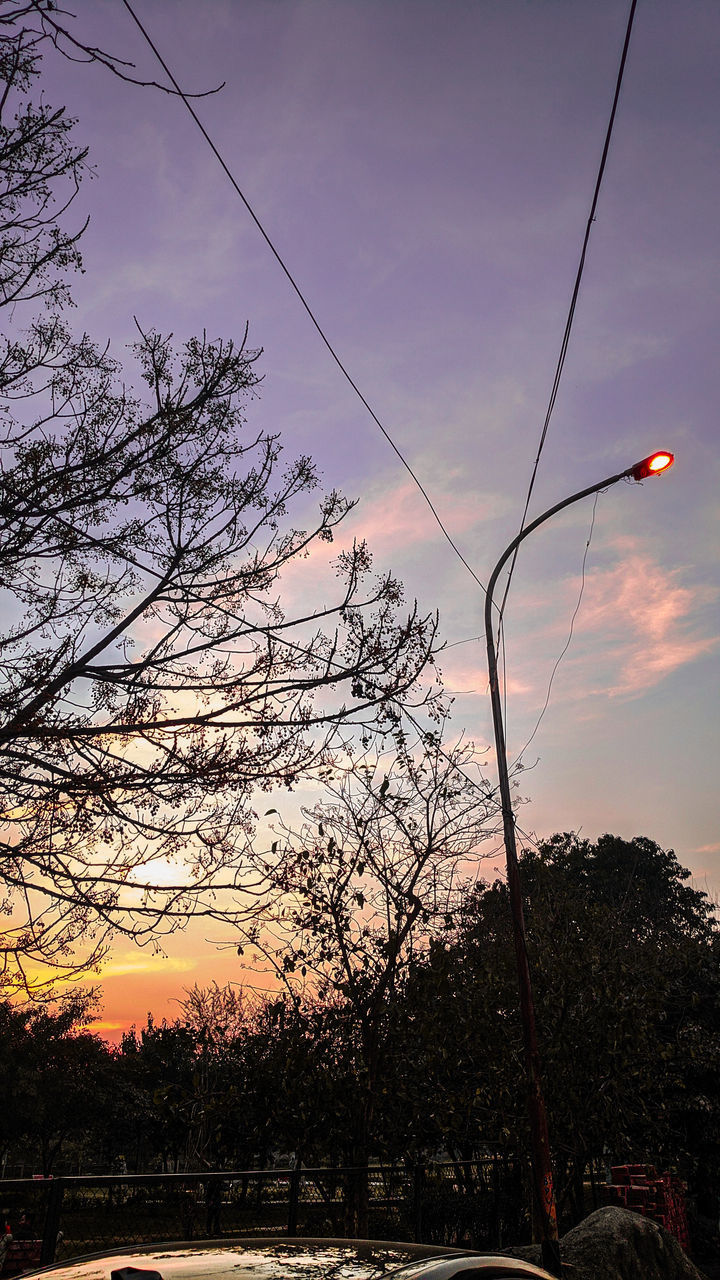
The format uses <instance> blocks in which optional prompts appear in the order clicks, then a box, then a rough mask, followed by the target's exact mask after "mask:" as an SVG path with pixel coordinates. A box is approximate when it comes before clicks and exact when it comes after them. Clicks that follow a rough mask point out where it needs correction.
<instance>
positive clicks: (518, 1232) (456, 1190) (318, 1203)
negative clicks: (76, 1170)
mask: <svg viewBox="0 0 720 1280" xmlns="http://www.w3.org/2000/svg"><path fill="white" fill-rule="evenodd" d="M363 1173H364V1171H361V1170H358V1169H349V1168H317V1169H306V1168H302V1167H300V1168H293V1169H245V1170H237V1171H235V1170H232V1171H223V1172H213V1173H182V1174H163V1173H158V1174H131V1175H120V1174H117V1175H115V1174H113V1175H105V1176H99V1175H98V1176H81V1177H57V1178H41V1179H37V1178H32V1179H27V1178H23V1179H2V1180H0V1212H1V1213H2V1214H3V1215H4V1219H3V1220H4V1221H6V1222H9V1223H10V1227H11V1230H13V1231H14V1230H16V1229H17V1224H18V1223H19V1222H20V1220H21V1218H23V1216H24V1219H25V1221H24V1225H23V1235H24V1236H25V1237H26V1238H28V1237H30V1238H34V1239H36V1240H37V1241H39V1242H41V1248H40V1261H41V1264H42V1265H43V1266H45V1265H48V1264H49V1263H51V1262H54V1261H61V1260H66V1259H68V1258H73V1257H78V1256H80V1255H82V1254H86V1253H94V1252H98V1251H101V1250H103V1249H111V1248H116V1247H122V1246H127V1247H130V1246H133V1245H139V1244H151V1243H155V1242H161V1241H162V1242H171V1241H181V1240H203V1239H213V1240H217V1239H220V1238H222V1237H229V1236H243V1235H247V1236H249V1235H254V1236H257V1235H264V1234H266V1235H289V1236H297V1235H300V1236H343V1235H346V1234H347V1231H346V1230H345V1226H346V1207H347V1205H348V1204H349V1203H350V1202H351V1201H352V1197H353V1188H354V1180H357V1179H358V1178H360V1177H361V1176H362V1175H363ZM367 1177H368V1236H369V1237H370V1238H374V1239H385V1240H403V1241H406V1240H407V1241H418V1242H423V1243H428V1244H447V1245H467V1246H468V1247H471V1248H478V1249H484V1248H490V1249H491V1248H502V1247H504V1246H506V1245H513V1244H519V1243H521V1242H522V1241H523V1240H526V1239H528V1238H529V1231H530V1224H529V1218H528V1213H527V1208H526V1200H527V1178H526V1171H525V1169H524V1167H523V1165H522V1163H521V1162H520V1161H517V1160H514V1159H503V1158H502V1157H492V1158H489V1159H486V1160H479V1161H472V1162H465V1163H447V1164H445V1163H442V1164H441V1163H437V1164H435V1163H433V1164H425V1165H415V1166H408V1167H405V1166H382V1165H371V1166H370V1167H369V1169H368V1171H367ZM2 1225H3V1224H2V1223H0V1228H1V1227H2Z"/></svg>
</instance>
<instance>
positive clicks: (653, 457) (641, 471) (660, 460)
mask: <svg viewBox="0 0 720 1280" xmlns="http://www.w3.org/2000/svg"><path fill="white" fill-rule="evenodd" d="M674 461H675V455H674V454H672V453H668V452H667V451H666V450H665V449H662V450H658V452H657V453H651V454H650V457H649V458H643V460H642V462H636V463H635V466H634V467H631V468H630V473H629V474H630V475H631V476H632V478H633V480H644V479H645V477H646V476H656V475H659V474H660V472H661V471H667V469H668V467H671V466H672V464H673V462H674Z"/></svg>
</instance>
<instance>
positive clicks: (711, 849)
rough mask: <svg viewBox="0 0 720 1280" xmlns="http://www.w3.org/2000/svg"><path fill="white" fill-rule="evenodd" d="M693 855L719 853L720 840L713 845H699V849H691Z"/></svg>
mask: <svg viewBox="0 0 720 1280" xmlns="http://www.w3.org/2000/svg"><path fill="white" fill-rule="evenodd" d="M692 852H693V853H720V840H717V841H716V842H715V844H701V845H700V847H699V849H693V850H692Z"/></svg>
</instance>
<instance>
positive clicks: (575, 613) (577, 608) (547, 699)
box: [503, 491, 600, 768]
mask: <svg viewBox="0 0 720 1280" xmlns="http://www.w3.org/2000/svg"><path fill="white" fill-rule="evenodd" d="M599 497H600V492H599V491H598V492H597V493H596V494H595V501H594V502H593V509H592V519H591V521H590V532H589V533H588V537H587V542H586V543H585V553H584V555H583V559H582V572H581V577H580V592H579V594H578V598H577V603H576V605H575V608H574V610H573V615H572V618H571V619H570V630H569V632H568V638H567V640H566V641H565V645H564V648H563V649H562V651H561V653H560V654H559V656H558V658H557V661H556V663H555V666H554V667H553V669H552V673H551V675H550V680H549V682H548V687H547V694H546V695H545V702H544V704H543V709H542V711H541V712H540V715H539V716H538V718H537V720H536V722H535V728H534V729H533V731H532V733H531V734H530V737H529V738H528V740H527V742H526V743H525V746H524V747H523V748H522V750H521V751H519V752H518V754H517V755H516V757H515V759H514V760H513V763H512V765H511V768H514V767H515V766H516V765H517V764H518V763H519V762H520V760H522V757H523V755H524V754H525V752H526V751H527V749H528V747H529V746H530V743H531V742H532V740H533V738H534V737H535V734H536V733H537V731H538V729H539V728H540V723H541V721H542V718H543V716H544V715H545V712H546V711H547V709H548V706H549V703H550V694H551V692H552V687H553V681H554V679H555V675H556V673H557V669H558V667H559V666H560V663H561V662H562V660H563V658H564V657H565V654H566V653H567V651H568V649H569V648H570V643H571V641H572V638H573V632H574V630H575V620H576V618H577V616H578V613H579V612H580V605H581V604H582V598H583V595H584V592H585V566H586V564H587V558H588V552H589V550H590V543H591V542H592V536H593V530H594V528H595V512H596V511H597V504H598V498H599ZM503 634H504V630H503Z"/></svg>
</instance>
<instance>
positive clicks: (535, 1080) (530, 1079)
mask: <svg viewBox="0 0 720 1280" xmlns="http://www.w3.org/2000/svg"><path fill="white" fill-rule="evenodd" d="M674 460H675V459H674V457H673V455H672V454H671V453H668V452H666V451H665V450H663V451H658V452H657V453H651V454H650V456H649V457H647V458H643V459H642V461H641V462H636V463H635V464H634V466H632V467H628V468H627V470H625V471H620V472H619V473H618V474H617V475H614V476H608V478H607V479H606V480H601V481H600V483H599V484H593V485H590V487H589V488H588V489H581V490H580V492H579V493H573V494H572V495H571V496H570V497H569V498H564V499H563V501H562V502H557V503H556V504H555V506H554V507H550V509H549V510H548V511H545V512H543V514H542V515H540V516H538V517H537V519H536V520H533V521H532V523H531V524H529V525H528V526H527V528H525V529H522V530H521V532H520V533H519V534H518V535H517V537H516V538H513V540H512V542H511V543H510V545H509V546H508V547H506V548H505V550H504V551H503V554H502V556H501V557H500V559H499V560H498V562H497V564H496V565H495V568H494V569H493V571H492V574H491V577H490V581H489V583H488V588H487V595H486V597H485V637H486V641H487V654H488V674H489V677H490V702H491V705H492V718H493V730H494V733H495V752H496V755H497V765H498V775H499V779H500V800H501V805H502V817H503V833H504V837H505V857H506V864H507V881H508V893H509V896H510V911H511V914H512V923H513V941H514V944H515V959H516V963H517V972H518V986H519V989H520V1016H521V1021H522V1029H523V1043H524V1048H525V1070H526V1073H527V1085H528V1094H529V1098H528V1110H529V1115H530V1142H531V1150H532V1166H533V1191H534V1197H535V1205H536V1210H537V1212H538V1214H539V1216H540V1223H541V1228H542V1258H543V1266H545V1267H546V1268H547V1270H548V1271H551V1272H552V1273H553V1274H554V1275H556V1276H559V1275H560V1274H561V1264H560V1245H559V1240H558V1225H557V1209H556V1205H555V1191H554V1187H553V1175H552V1162H551V1159H550V1140H549V1137H548V1124H547V1113H546V1111H545V1100H544V1097H543V1091H542V1078H541V1073H540V1055H539V1052H538V1045H537V1033H536V1027H535V1006H534V1004H533V997H532V985H531V982H530V966H529V963H528V954H527V940H526V936H525V920H524V916H523V907H522V894H521V891H520V874H519V870H518V860H517V848H516V845H515V816H514V814H513V808H512V800H511V796H510V779H509V776H508V764H507V749H506V745H505V730H504V727H503V719H502V702H501V699H500V689H499V686H498V670H497V655H496V653H495V643H494V641H493V617H492V607H493V591H494V590H495V585H496V583H497V580H498V575H499V574H500V572H501V570H502V568H503V565H504V564H506V563H507V561H508V560H509V558H510V556H511V555H513V553H514V552H515V551H516V550H517V548H518V547H519V546H520V543H521V542H523V541H524V539H525V538H527V537H528V536H529V535H530V534H531V533H533V531H534V530H535V529H537V528H538V527H539V525H541V524H544V523H545V521H546V520H549V519H550V517H551V516H554V515H556V514H557V512H558V511H562V510H563V508H564V507H569V506H570V505H571V504H572V503H573V502H579V500H580V499H581V498H587V497H589V495H590V494H591V493H598V492H599V490H600V489H608V488H609V487H610V485H613V484H617V482H618V480H638V481H639V480H644V479H645V478H646V477H648V476H653V475H659V474H660V473H661V472H663V471H666V470H667V469H668V467H671V466H672V464H673V462H674Z"/></svg>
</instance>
